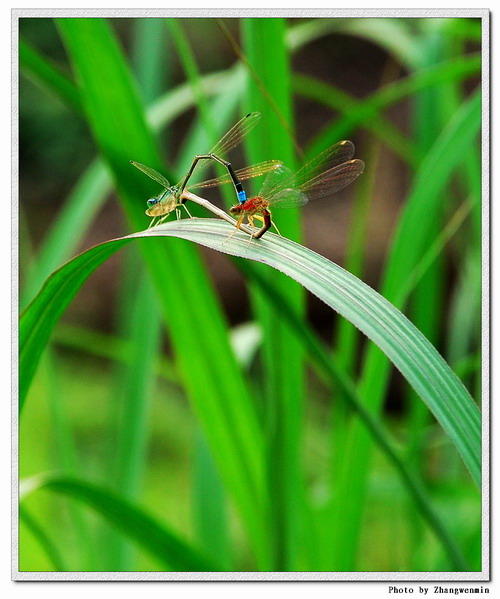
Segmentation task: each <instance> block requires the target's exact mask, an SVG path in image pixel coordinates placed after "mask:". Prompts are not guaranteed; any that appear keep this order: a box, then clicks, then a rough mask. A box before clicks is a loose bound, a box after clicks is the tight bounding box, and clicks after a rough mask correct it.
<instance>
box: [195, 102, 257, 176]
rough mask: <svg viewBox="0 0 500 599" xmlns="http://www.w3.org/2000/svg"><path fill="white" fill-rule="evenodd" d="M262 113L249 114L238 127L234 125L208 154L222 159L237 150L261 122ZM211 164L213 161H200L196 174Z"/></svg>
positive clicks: (237, 124) (239, 122) (240, 121)
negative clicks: (234, 149)
mask: <svg viewBox="0 0 500 599" xmlns="http://www.w3.org/2000/svg"><path fill="white" fill-rule="evenodd" d="M259 119H260V112H249V113H248V114H247V115H245V116H244V117H243V118H242V119H240V120H239V121H238V122H237V123H236V125H233V126H232V127H231V129H229V131H228V132H227V133H226V134H225V135H224V136H223V137H222V138H221V139H220V140H219V141H218V142H217V143H216V144H215V146H214V147H213V148H212V149H211V150H210V152H208V154H216V155H217V156H219V157H220V158H224V159H225V158H226V156H227V154H228V153H229V152H230V151H231V150H232V149H233V148H235V147H236V146H237V145H238V144H239V143H241V141H242V140H243V138H244V137H245V136H246V135H248V133H250V131H251V130H252V129H253V128H254V127H255V125H256V124H257V123H258V122H259ZM210 164H212V161H211V160H200V161H199V162H198V164H197V165H196V172H197V173H200V172H201V171H203V170H205V169H206V168H207V167H208V166H209V165H210Z"/></svg>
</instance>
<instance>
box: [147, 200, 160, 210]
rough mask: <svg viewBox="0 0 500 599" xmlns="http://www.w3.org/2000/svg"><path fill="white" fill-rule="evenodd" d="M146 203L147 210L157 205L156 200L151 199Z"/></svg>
mask: <svg viewBox="0 0 500 599" xmlns="http://www.w3.org/2000/svg"><path fill="white" fill-rule="evenodd" d="M146 203H147V205H148V207H149V208H152V207H153V206H155V205H156V204H157V203H158V198H151V199H150V200H148V201H147V202H146Z"/></svg>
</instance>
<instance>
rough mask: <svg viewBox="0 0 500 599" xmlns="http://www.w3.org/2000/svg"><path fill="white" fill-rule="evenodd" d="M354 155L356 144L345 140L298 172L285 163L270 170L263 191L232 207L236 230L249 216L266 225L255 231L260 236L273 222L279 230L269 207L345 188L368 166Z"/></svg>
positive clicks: (292, 204) (293, 203)
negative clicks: (272, 218)
mask: <svg viewBox="0 0 500 599" xmlns="http://www.w3.org/2000/svg"><path fill="white" fill-rule="evenodd" d="M353 156H354V144H353V143H352V142H350V141H341V142H339V143H337V144H335V145H333V146H331V147H330V148H328V149H326V150H324V151H323V152H321V154H318V156H316V157H315V158H313V159H312V160H311V161H310V162H308V163H307V164H305V165H304V166H303V167H302V168H300V169H299V170H298V171H297V172H296V173H292V172H291V171H290V170H289V169H287V168H285V167H279V168H278V169H277V170H274V171H273V172H270V173H269V174H268V175H267V177H266V180H265V181H264V185H263V186H262V189H261V190H260V192H259V195H257V196H255V197H253V198H249V199H248V200H246V201H245V202H243V203H240V204H238V205H236V206H233V207H232V208H231V209H230V210H229V212H230V213H231V214H234V215H238V222H237V223H236V230H238V229H239V227H240V225H241V224H242V223H243V220H244V219H245V218H247V219H248V222H249V223H250V224H251V225H252V226H254V223H253V219H254V218H258V219H259V220H261V221H262V223H263V226H262V228H261V229H259V231H258V232H257V233H255V234H254V235H253V237H255V238H256V239H258V238H259V237H262V235H264V233H265V232H266V231H267V230H268V229H269V228H270V227H271V225H273V226H274V227H275V228H276V230H277V231H278V228H277V227H276V225H275V224H274V223H273V222H272V220H271V211H270V210H269V208H271V207H272V208H275V207H276V208H293V207H297V206H303V205H304V204H306V203H307V202H308V201H309V200H315V199H318V198H322V197H325V196H327V195H331V194H332V193H335V192H336V191H339V190H340V189H343V188H344V187H346V186H347V185H349V183H352V181H354V179H356V178H357V177H358V176H359V175H360V174H361V173H362V172H363V169H364V166H365V165H364V163H363V161H362V160H358V159H354V160H353V159H352V157H353ZM236 230H235V231H234V232H233V233H232V234H231V236H232V235H234V233H235V232H236ZM278 233H279V231H278Z"/></svg>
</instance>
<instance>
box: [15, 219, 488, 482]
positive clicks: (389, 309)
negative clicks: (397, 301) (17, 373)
mask: <svg viewBox="0 0 500 599" xmlns="http://www.w3.org/2000/svg"><path fill="white" fill-rule="evenodd" d="M231 231H232V228H231V226H230V225H228V224H227V223H224V222H222V221H219V220H214V219H188V220H184V221H178V222H171V223H167V224H164V225H160V226H158V227H155V228H152V229H148V230H146V231H143V232H141V233H135V234H132V235H129V236H127V237H123V238H120V239H115V240H111V241H108V242H105V243H103V244H100V245H98V246H95V247H93V248H91V249H90V250H87V251H86V252H84V253H83V254H80V255H79V256H77V257H76V258H74V259H73V260H71V261H70V262H68V263H67V264H66V265H64V266H63V267H61V268H60V269H59V270H57V271H56V272H55V273H53V274H52V275H51V276H50V277H49V279H48V280H47V281H46V283H45V285H44V287H43V289H42V291H41V292H40V294H39V295H38V296H37V297H36V298H35V300H34V301H33V302H32V304H31V305H30V306H29V307H28V308H27V309H26V311H25V312H24V314H23V316H22V319H21V327H20V329H21V348H22V351H21V356H20V360H21V367H22V369H23V367H24V364H25V363H27V364H30V363H32V362H37V360H38V358H39V354H40V352H41V351H42V348H43V346H44V345H45V344H46V342H47V340H48V338H49V336H50V334H51V331H52V328H53V326H54V324H55V322H56V321H57V319H58V318H59V316H60V315H61V314H62V312H63V311H64V309H65V308H66V307H67V306H68V305H69V303H70V301H71V299H72V297H73V296H74V294H75V293H76V291H77V290H78V289H79V287H80V286H81V284H82V282H83V280H84V279H85V278H86V277H87V276H89V275H90V273H91V272H92V271H93V270H94V269H95V268H97V266H98V265H99V264H102V262H104V260H106V259H107V258H108V257H109V256H111V255H112V254H113V253H114V252H115V251H116V250H118V249H120V248H121V247H123V246H124V245H126V244H127V243H130V241H132V240H133V239H136V238H140V237H170V236H177V237H181V238H183V239H189V240H192V241H195V242H196V243H200V244H202V245H204V246H206V247H209V248H212V249H216V250H218V251H221V252H223V253H228V254H231V255H233V256H238V257H244V258H248V259H252V260H256V261H258V262H262V263H264V264H268V265H269V266H272V267H274V268H276V269H278V270H280V271H281V272H283V273H285V274H287V275H288V276H290V277H292V278H294V279H295V280H297V281H298V282H299V283H300V284H302V285H303V286H304V287H306V288H307V289H308V290H309V291H310V292H311V293H313V294H314V295H316V296H317V297H319V298H320V299H322V300H323V301H324V302H325V303H326V304H327V305H329V306H331V307H332V308H333V309H335V310H336V311H337V312H339V313H340V314H341V315H342V316H344V317H345V318H348V319H349V320H350V321H351V322H352V323H353V324H354V325H355V326H356V327H358V328H359V329H360V330H361V331H362V332H363V333H364V334H365V335H367V336H368V337H369V338H370V339H371V340H372V341H373V342H374V343H375V344H376V345H378V346H379V347H380V348H381V349H382V350H383V351H384V352H385V353H386V355H387V356H388V357H389V359H390V360H391V361H392V362H393V364H394V365H395V366H396V367H397V368H398V369H399V370H400V371H401V372H402V374H403V376H405V378H406V379H407V380H408V382H409V384H410V385H411V386H412V387H413V388H414V389H415V391H416V392H417V393H418V394H419V396H420V397H421V399H422V400H423V401H425V402H426V403H427V405H428V406H429V408H430V409H431V411H432V412H433V413H434V415H435V416H436V418H437V420H438V421H439V423H440V424H441V426H442V427H443V429H444V430H445V431H446V433H447V434H448V435H449V436H450V439H451V440H452V442H453V443H454V445H455V446H456V448H457V450H458V452H459V453H460V455H461V456H462V459H463V460H464V462H465V464H466V465H467V467H468V468H469V470H470V471H471V474H472V476H473V479H474V480H479V479H480V466H481V444H480V415H479V411H478V409H477V407H476V405H475V404H474V402H473V400H472V398H471V397H470V395H469V394H468V392H467V390H466V389H465V387H464V386H463V385H462V383H461V382H460V381H459V379H458V378H457V377H456V375H455V374H454V373H453V371H452V370H451V369H450V368H449V366H448V365H447V364H446V363H445V362H444V360H443V359H442V357H441V356H440V355H439V353H438V352H437V351H436V349H435V348H434V347H433V346H432V345H431V344H430V343H429V342H428V341H427V340H426V339H425V337H424V336H423V335H422V334H421V333H420V332H419V331H418V330H417V329H415V327H414V326H413V325H412V324H411V323H410V322H409V321H408V319H407V318H406V317H405V316H404V315H403V314H402V313H401V312H399V310H397V309H396V308H395V307H394V306H393V305H392V304H390V303H389V302H388V301H387V300H386V299H384V298H383V297H382V296H380V295H379V294H378V293H377V292H375V291H374V290H373V289H372V288H371V287H369V286H368V285H366V284H365V283H363V282H362V281H360V280H359V279H357V278H356V277H354V275H351V274H350V273H348V272H347V271H345V270H343V269H342V268H341V267H339V266H337V265H336V264H334V263H332V262H330V261H329V260H327V259H326V258H324V257H323V256H320V255H318V254H316V253H315V252H313V251H311V250H309V249H308V248H305V247H303V246H301V245H299V244H296V243H294V242H292V241H290V240H288V239H285V238H281V237H278V236H277V235H275V234H272V233H271V234H269V233H268V234H267V235H266V237H265V238H264V239H262V240H260V241H259V242H255V241H254V242H252V243H251V244H249V239H248V236H246V235H244V234H239V235H235V236H233V238H232V239H231V240H227V236H228V235H229V233H231ZM478 441H479V442H478Z"/></svg>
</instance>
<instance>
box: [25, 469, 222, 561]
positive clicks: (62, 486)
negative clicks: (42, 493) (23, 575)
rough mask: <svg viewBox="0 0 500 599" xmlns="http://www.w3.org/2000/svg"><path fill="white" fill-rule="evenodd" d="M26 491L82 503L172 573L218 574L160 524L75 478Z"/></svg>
mask: <svg viewBox="0 0 500 599" xmlns="http://www.w3.org/2000/svg"><path fill="white" fill-rule="evenodd" d="M26 487H27V488H28V489H29V490H30V492H33V491H35V490H37V489H48V490H50V491H55V492H57V493H61V494H63V495H68V496H69V497H72V498H75V499H78V500H79V501H83V502H84V503H85V504H87V505H88V506H90V507H91V508H92V509H94V510H95V511H96V512H98V513H99V514H101V516H103V517H104V518H105V519H106V520H107V521H108V522H109V523H110V524H112V525H113V526H115V527H117V528H118V529H119V530H121V531H122V532H123V533H124V534H126V535H127V536H129V537H130V538H132V539H133V540H134V541H135V542H136V543H138V544H140V545H141V546H142V547H144V548H145V549H146V550H147V551H149V552H150V553H151V554H152V555H153V556H154V557H156V558H157V559H158V560H160V562H161V563H163V564H164V565H166V566H167V567H168V568H170V569H172V570H174V571H179V572H213V571H218V567H217V566H216V565H215V563H214V562H213V561H212V560H211V559H208V558H206V557H204V556H203V555H201V554H200V553H199V552H198V551H197V550H196V549H194V548H193V547H191V546H190V545H188V543H186V542H185V541H183V540H182V539H181V538H180V537H178V536H177V535H176V534H175V533H174V532H173V531H171V530H169V529H168V528H167V527H166V526H165V525H164V524H163V523H161V522H159V521H158V520H156V519H155V518H153V517H152V516H150V515H149V514H148V513H146V512H145V511H144V510H142V509H141V508H139V507H137V506H136V505H135V504H133V503H130V502H128V501H125V500H124V499H122V498H121V497H119V496H118V495H115V494H114V493H111V492H109V491H108V490H107V489H105V488H103V487H100V486H97V485H95V484H91V483H89V482H87V481H84V480H81V479H78V478H70V477H57V476H44V477H37V478H35V479H34V480H31V479H30V480H28V481H26Z"/></svg>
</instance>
